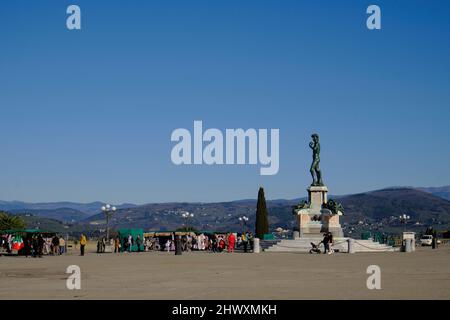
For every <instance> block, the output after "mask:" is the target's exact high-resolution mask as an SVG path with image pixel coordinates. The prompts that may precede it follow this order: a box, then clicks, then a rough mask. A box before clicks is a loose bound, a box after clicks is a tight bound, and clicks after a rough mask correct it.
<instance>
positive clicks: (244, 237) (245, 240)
mask: <svg viewBox="0 0 450 320" xmlns="http://www.w3.org/2000/svg"><path fill="white" fill-rule="evenodd" d="M241 240H242V245H243V246H244V252H245V253H247V246H248V237H247V232H244V233H243V234H242V237H241Z"/></svg>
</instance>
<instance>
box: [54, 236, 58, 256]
mask: <svg viewBox="0 0 450 320" xmlns="http://www.w3.org/2000/svg"><path fill="white" fill-rule="evenodd" d="M52 253H53V254H54V255H57V254H59V238H58V236H57V235H56V234H55V236H54V237H53V238H52Z"/></svg>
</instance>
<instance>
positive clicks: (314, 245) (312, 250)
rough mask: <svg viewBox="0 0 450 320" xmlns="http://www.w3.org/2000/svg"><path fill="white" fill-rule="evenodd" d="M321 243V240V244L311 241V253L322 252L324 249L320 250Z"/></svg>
mask: <svg viewBox="0 0 450 320" xmlns="http://www.w3.org/2000/svg"><path fill="white" fill-rule="evenodd" d="M319 245H320V242H319V244H315V243H314V242H311V247H312V248H311V250H309V253H311V254H313V253H322V251H320V249H319Z"/></svg>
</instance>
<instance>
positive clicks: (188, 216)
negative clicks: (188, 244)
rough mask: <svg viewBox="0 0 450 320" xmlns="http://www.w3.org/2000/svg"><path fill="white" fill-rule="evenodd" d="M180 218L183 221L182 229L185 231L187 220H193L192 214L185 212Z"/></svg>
mask: <svg viewBox="0 0 450 320" xmlns="http://www.w3.org/2000/svg"><path fill="white" fill-rule="evenodd" d="M181 216H182V217H183V218H184V219H185V220H184V227H185V229H186V230H187V221H188V219H189V218H193V217H194V214H193V213H189V212H187V211H186V212H184V213H183V214H182V215H181Z"/></svg>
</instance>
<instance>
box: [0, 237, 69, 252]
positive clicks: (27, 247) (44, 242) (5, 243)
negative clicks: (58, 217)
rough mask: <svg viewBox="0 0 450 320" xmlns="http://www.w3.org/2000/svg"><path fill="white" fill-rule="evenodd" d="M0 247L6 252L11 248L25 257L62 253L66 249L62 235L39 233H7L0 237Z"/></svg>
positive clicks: (10, 250)
mask: <svg viewBox="0 0 450 320" xmlns="http://www.w3.org/2000/svg"><path fill="white" fill-rule="evenodd" d="M0 242H1V243H0V247H2V248H3V249H4V250H5V251H6V252H8V253H11V252H12V251H13V250H16V251H17V252H19V254H20V255H24V256H26V257H29V256H32V257H40V258H41V257H42V256H43V255H62V254H64V253H65V251H66V240H65V239H64V238H63V237H62V236H58V235H56V234H55V235H54V236H44V235H43V234H41V233H36V234H26V235H25V236H24V237H22V236H20V235H12V234H7V235H3V236H2V237H1V238H0Z"/></svg>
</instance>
